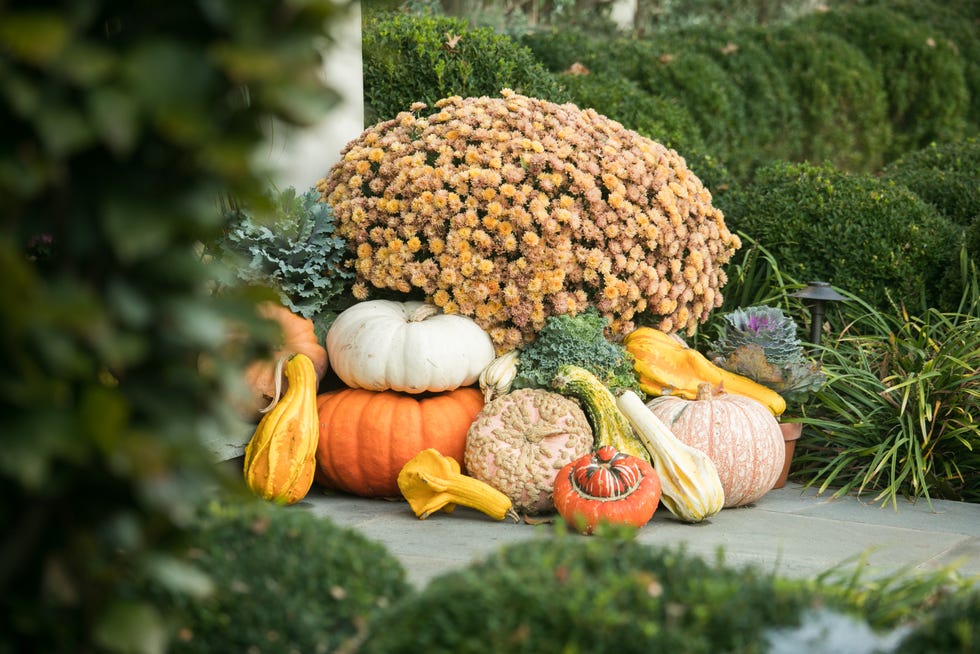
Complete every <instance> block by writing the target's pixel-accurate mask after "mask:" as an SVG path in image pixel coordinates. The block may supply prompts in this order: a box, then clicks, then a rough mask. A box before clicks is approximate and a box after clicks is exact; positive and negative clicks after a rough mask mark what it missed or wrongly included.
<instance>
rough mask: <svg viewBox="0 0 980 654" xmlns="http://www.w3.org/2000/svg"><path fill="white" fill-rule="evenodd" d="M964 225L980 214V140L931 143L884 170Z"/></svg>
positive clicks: (889, 177) (890, 178)
mask: <svg viewBox="0 0 980 654" xmlns="http://www.w3.org/2000/svg"><path fill="white" fill-rule="evenodd" d="M882 177H884V178H885V179H888V180H891V181H893V182H895V183H896V184H902V185H904V186H907V187H908V188H910V189H912V191H914V192H915V194H916V195H918V196H919V197H920V198H922V199H923V200H925V201H926V202H928V203H929V204H931V205H932V206H934V207H936V209H938V210H939V211H940V213H942V214H943V215H944V216H946V217H947V218H949V219H950V220H951V221H953V222H954V223H956V224H957V225H960V226H961V227H968V226H970V225H971V224H972V223H973V222H974V221H975V220H976V219H977V217H980V139H977V138H967V139H963V140H959V141H953V142H946V143H930V144H929V145H927V146H926V147H924V148H922V149H920V150H915V151H913V152H908V153H906V154H905V155H903V156H902V157H900V158H899V159H897V160H896V161H893V162H891V163H890V164H888V165H887V166H885V168H884V169H883V170H882Z"/></svg>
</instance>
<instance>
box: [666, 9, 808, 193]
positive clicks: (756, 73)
mask: <svg viewBox="0 0 980 654" xmlns="http://www.w3.org/2000/svg"><path fill="white" fill-rule="evenodd" d="M764 34H765V31H764V30H761V29H759V28H750V27H746V26H740V27H735V28H732V27H728V28H724V27H702V28H692V29H687V30H683V31H679V32H676V33H674V34H671V35H670V36H669V37H667V38H669V40H670V41H671V42H677V43H683V44H684V47H688V48H693V49H695V50H696V51H698V52H700V53H702V54H705V55H708V56H710V57H711V58H712V59H713V60H714V61H715V62H717V63H718V64H719V65H720V66H721V67H722V68H723V69H724V71H725V73H726V74H727V75H728V77H729V79H730V80H731V81H732V82H733V83H734V84H735V85H736V86H737V87H738V88H739V90H740V91H741V93H740V98H741V100H742V102H743V106H742V110H741V112H740V115H741V116H742V117H743V118H742V120H743V124H742V125H729V126H727V127H728V129H730V130H731V131H732V132H733V134H735V135H737V136H738V137H739V141H738V143H737V145H736V146H735V147H734V148H733V150H732V151H731V152H730V153H729V156H728V157H727V159H726V164H727V166H728V168H729V170H731V171H732V173H733V174H734V175H735V176H736V177H738V178H739V179H744V178H747V177H750V176H751V172H752V170H754V169H755V168H756V167H758V166H759V165H761V164H762V163H766V162H769V161H771V160H773V159H784V160H796V159H798V158H799V157H800V153H801V149H802V145H801V141H802V138H803V125H802V118H801V109H800V107H799V106H798V105H797V103H796V100H795V96H794V95H793V90H792V87H791V86H790V83H789V80H788V79H787V78H786V76H785V73H786V71H785V69H784V68H783V67H782V65H781V64H778V63H777V62H776V61H775V59H774V58H773V56H772V53H771V51H770V50H769V49H768V48H766V47H765V45H764V43H763V40H762V36H763V35H764Z"/></svg>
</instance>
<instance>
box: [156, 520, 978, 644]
mask: <svg viewBox="0 0 980 654" xmlns="http://www.w3.org/2000/svg"><path fill="white" fill-rule="evenodd" d="M631 535H632V532H629V531H625V530H624V531H614V530H610V531H606V532H602V533H601V534H600V535H598V536H595V537H590V538H584V537H581V536H578V535H577V534H574V533H571V532H568V531H567V530H566V529H565V528H564V525H563V524H560V525H557V526H556V527H555V528H553V529H552V530H551V531H547V532H542V533H541V534H540V536H541V537H539V538H535V539H532V540H530V541H528V542H524V543H520V544H515V545H510V546H506V547H503V548H501V549H500V550H498V551H496V552H495V553H493V554H491V555H490V556H489V557H488V558H487V559H486V560H484V561H480V562H476V563H472V564H470V565H468V566H466V567H464V568H462V569H460V570H458V571H455V572H450V573H447V574H444V575H442V576H440V577H437V578H436V579H434V580H433V581H432V582H430V583H429V584H427V585H426V586H425V587H423V588H419V589H415V588H411V587H409V586H408V584H407V583H406V581H405V573H404V570H403V569H402V567H401V565H400V563H399V562H398V560H397V559H395V558H394V557H393V556H392V555H391V554H390V553H388V552H387V551H386V550H385V549H384V548H382V547H381V546H379V545H377V544H376V543H372V542H370V541H367V540H366V539H364V538H363V537H362V536H360V535H359V534H357V533H355V532H352V531H350V530H349V529H346V528H342V527H338V526H337V525H335V524H334V523H333V522H331V521H330V520H329V519H326V518H323V517H315V516H313V515H312V514H311V513H310V512H309V511H308V510H305V509H304V508H302V507H275V506H271V505H267V506H266V507H264V508H263V507H256V508H247V509H242V508H231V507H224V508H220V509H218V510H217V511H215V512H212V513H211V514H210V515H208V516H207V517H206V518H205V519H204V521H203V522H202V523H201V524H200V525H199V526H197V527H196V528H195V529H194V530H193V533H192V536H191V538H190V541H189V543H188V547H187V548H186V549H185V551H184V555H183V556H182V557H181V560H182V562H184V563H186V564H187V565H188V566H191V567H193V568H199V567H206V568H208V569H209V570H210V571H211V572H212V574H213V575H214V576H215V577H216V578H218V579H221V581H222V583H221V584H220V585H219V586H215V587H214V588H211V589H208V590H207V592H203V593H202V594H201V595H200V596H199V597H197V598H196V599H188V598H187V596H186V595H181V594H171V595H166V594H165V595H159V594H157V595H155V601H156V602H157V603H159V604H161V605H162V606H169V609H170V610H169V611H168V612H169V613H172V614H174V615H176V616H177V618H176V619H175V620H174V622H173V623H172V624H171V625H170V630H169V635H170V644H171V649H172V651H174V652H188V653H191V652H214V653H219V654H220V653H224V652H252V651H255V652H258V651H262V652H266V651H268V652H339V651H343V652H359V653H360V654H370V653H374V652H377V653H379V654H394V653H395V652H419V651H425V652H432V653H433V654H435V653H439V654H442V653H446V654H450V653H451V654H467V653H470V652H472V653H473V654H498V653H501V654H502V653H504V652H508V653H519V652H529V653H533V654H547V653H550V652H573V651H588V652H594V653H596V654H603V653H606V652H609V653H612V652H615V653H616V654H623V653H632V652H636V653H638V654H639V653H641V652H650V651H679V652H689V653H692V654H693V653H696V652H705V653H708V652H712V653H713V652H764V651H793V652H800V653H801V654H806V653H807V652H810V651H816V650H811V649H809V647H808V644H807V643H808V641H807V637H806V635H805V634H806V633H807V632H808V631H812V630H813V629H814V628H816V627H817V626H818V625H819V626H831V625H832V626H833V627H834V629H835V630H836V632H837V633H835V637H837V638H839V639H840V640H841V641H842V642H845V641H848V640H849V638H859V639H861V640H862V642H867V641H868V640H869V639H872V640H874V641H875V642H877V643H878V645H879V646H882V647H883V646H884V645H885V644H890V645H891V646H895V645H897V644H898V643H899V641H901V642H902V648H901V649H896V650H892V649H891V647H888V648H886V649H885V650H882V651H903V652H905V651H908V652H932V651H944V652H960V651H962V652H966V651H969V649H968V648H969V647H971V646H972V644H974V643H975V642H976V638H978V637H980V631H978V629H980V626H978V625H980V622H978V620H977V618H978V617H980V614H978V612H977V611H978V607H980V603H978V594H977V593H976V592H975V591H971V590H970V589H969V588H968V587H966V586H965V585H964V586H962V587H961V586H958V585H957V584H956V583H955V582H954V581H953V580H952V579H951V577H950V576H949V575H948V571H947V572H937V573H935V574H933V575H922V576H918V577H916V576H902V575H897V574H896V575H893V576H888V577H885V578H881V579H876V580H874V581H873V582H868V583H870V584H871V585H870V586H869V585H868V583H866V582H865V581H864V580H863V579H861V578H860V576H856V577H855V576H852V575H853V573H851V572H850V571H848V570H845V569H843V568H842V569H841V570H840V571H829V572H828V575H826V577H825V578H820V579H818V580H813V581H803V580H793V579H788V578H783V577H780V576H777V575H776V574H774V573H769V572H763V571H761V570H760V569H757V568H753V567H736V566H734V565H732V564H729V563H726V562H725V561H724V560H723V559H722V558H721V554H719V557H718V559H717V560H706V559H703V558H701V557H698V556H695V555H692V554H687V553H685V552H684V551H682V550H679V549H676V548H657V547H650V546H649V545H644V544H642V543H640V542H638V541H636V540H635V539H633V538H632V537H631ZM872 587H873V592H869V589H870V588H872ZM951 591H952V592H951ZM746 607H750V608H749V609H748V610H746ZM940 645H941V646H942V649H941V650H936V649H935V648H936V647H937V646H940ZM820 651H823V650H820Z"/></svg>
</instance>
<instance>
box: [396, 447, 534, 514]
mask: <svg viewBox="0 0 980 654" xmlns="http://www.w3.org/2000/svg"><path fill="white" fill-rule="evenodd" d="M398 489H399V490H400V491H401V492H402V495H403V496H404V497H405V499H406V500H408V504H409V506H411V507H412V511H413V512H414V513H415V515H416V516H417V517H418V518H419V519H420V520H425V519H426V518H428V517H429V516H430V515H432V514H433V513H436V512H437V511H445V512H446V513H452V512H453V509H455V508H456V505H460V506H467V507H469V508H471V509H476V510H477V511H480V512H482V513H485V514H487V515H488V516H490V517H491V518H493V519H494V520H503V519H504V518H506V517H507V516H511V517H512V518H514V519H515V520H516V519H517V514H516V513H515V512H514V509H513V503H512V502H511V501H510V498H509V497H507V496H506V495H504V494H503V493H502V492H500V491H498V490H497V489H496V488H494V487H493V486H491V485H490V484H487V483H486V482H483V481H480V480H479V479H475V478H474V477H470V476H468V475H464V474H462V473H461V471H460V465H459V462H458V461H457V460H456V459H454V458H453V457H451V456H445V455H444V454H441V453H440V452H439V451H438V450H436V449H433V448H431V447H430V448H427V449H424V450H422V451H421V452H419V453H418V454H416V455H415V456H414V457H412V459H411V460H409V461H408V463H406V464H405V465H404V466H402V469H401V471H400V472H399V473H398Z"/></svg>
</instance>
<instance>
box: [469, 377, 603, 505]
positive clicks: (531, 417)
mask: <svg viewBox="0 0 980 654" xmlns="http://www.w3.org/2000/svg"><path fill="white" fill-rule="evenodd" d="M592 445H593V438H592V428H591V427H590V426H589V420H588V418H586V417H585V413H584V412H583V411H582V409H581V408H579V405H578V404H577V403H576V402H575V401H574V400H572V399H569V398H567V397H565V396H564V395H560V394H559V393H555V392H553V391H548V390H544V389H529V388H522V389H519V390H516V391H513V392H511V393H508V394H506V395H501V396H500V397H497V398H496V399H494V400H492V401H490V402H489V403H487V404H485V405H484V407H483V409H482V410H481V411H480V413H479V414H477V416H476V420H474V421H473V424H472V425H470V429H469V431H468V432H467V433H466V450H465V454H464V461H465V464H466V472H467V474H469V475H470V476H472V477H475V478H476V479H479V480H480V481H484V482H486V483H488V484H490V485H491V486H493V487H494V488H496V489H497V490H499V491H500V492H502V493H503V494H504V495H506V496H507V497H509V498H510V500H511V502H513V503H514V509H515V510H517V511H522V512H524V513H528V514H534V513H544V512H548V511H553V510H554V508H555V504H554V497H553V491H554V485H555V477H556V476H557V474H558V471H559V470H561V469H562V467H564V466H565V464H567V463H570V462H572V461H574V460H575V459H578V458H579V457H581V456H583V455H585V454H588V453H589V452H591V451H592Z"/></svg>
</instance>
